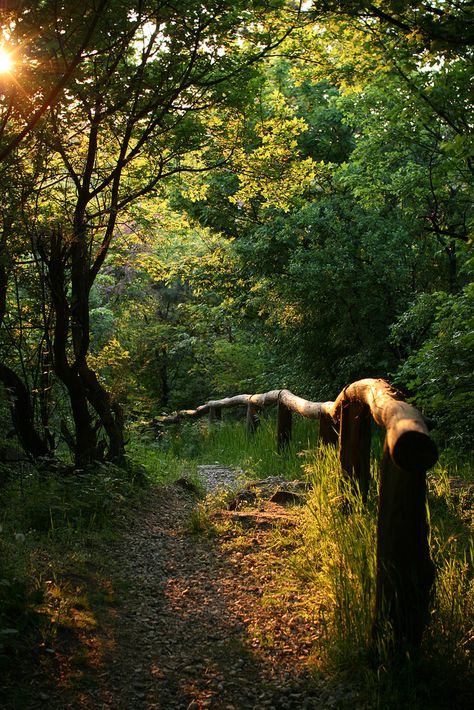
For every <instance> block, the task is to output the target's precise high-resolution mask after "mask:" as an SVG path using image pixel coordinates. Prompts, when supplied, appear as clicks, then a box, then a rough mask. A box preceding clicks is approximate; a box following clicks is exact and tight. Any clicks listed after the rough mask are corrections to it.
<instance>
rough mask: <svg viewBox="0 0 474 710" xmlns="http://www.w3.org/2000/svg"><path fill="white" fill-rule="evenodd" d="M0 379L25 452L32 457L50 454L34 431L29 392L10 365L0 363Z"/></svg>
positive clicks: (36, 457) (42, 440) (44, 443)
mask: <svg viewBox="0 0 474 710" xmlns="http://www.w3.org/2000/svg"><path fill="white" fill-rule="evenodd" d="M0 380H1V382H2V383H3V386H4V387H5V390H6V392H7V395H8V398H9V400H10V410H11V415H12V421H13V426H14V428H15V431H16V434H17V436H18V439H19V441H20V443H21V445H22V447H23V449H24V450H25V452H26V453H27V454H28V456H30V457H31V458H33V459H38V458H41V457H43V456H49V455H50V454H51V452H50V450H49V448H48V445H47V444H46V442H45V441H44V439H42V437H41V436H40V435H39V434H38V432H37V431H36V428H35V425H34V415H33V407H32V406H31V399H30V393H29V392H28V389H27V388H26V386H25V384H24V383H23V381H22V380H21V379H20V378H19V377H18V375H17V374H16V372H14V371H13V370H12V369H11V368H10V367H8V366H7V365H4V364H3V363H0Z"/></svg>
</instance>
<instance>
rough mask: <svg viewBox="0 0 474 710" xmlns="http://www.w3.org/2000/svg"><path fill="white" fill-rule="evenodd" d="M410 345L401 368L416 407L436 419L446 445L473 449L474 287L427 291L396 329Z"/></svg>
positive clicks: (395, 334)
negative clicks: (457, 290) (449, 291)
mask: <svg viewBox="0 0 474 710" xmlns="http://www.w3.org/2000/svg"><path fill="white" fill-rule="evenodd" d="M392 339H393V342H394V343H395V344H397V345H399V346H400V345H403V346H404V347H405V348H406V349H407V353H408V357H407V358H406V360H405V361H404V363H403V364H402V365H401V366H400V368H399V369H398V371H397V375H396V379H397V382H398V383H399V384H401V385H403V386H404V387H406V388H407V389H408V390H409V391H410V392H411V393H412V396H413V401H414V403H415V405H416V406H418V407H421V408H422V409H423V410H424V411H426V413H428V414H429V415H430V416H432V417H434V419H435V420H436V434H437V436H438V437H439V439H440V440H441V441H442V442H443V444H444V445H448V446H450V447H452V448H453V449H458V450H459V449H466V450H468V449H469V448H470V447H472V445H473V444H474V414H473V410H472V397H473V373H474V356H473V353H474V288H473V284H469V285H468V286H466V287H465V288H464V289H463V290H462V291H461V292H460V293H459V294H447V293H445V292H438V293H435V294H433V295H431V296H430V297H427V296H426V295H422V296H421V297H420V298H419V299H418V300H417V301H415V303H414V304H413V306H412V307H411V308H410V309H409V310H408V311H407V312H406V313H405V314H404V315H403V316H402V317H401V318H400V319H399V320H398V322H397V323H396V324H395V325H394V327H393V328H392Z"/></svg>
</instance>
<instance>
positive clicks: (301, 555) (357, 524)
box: [156, 419, 474, 710]
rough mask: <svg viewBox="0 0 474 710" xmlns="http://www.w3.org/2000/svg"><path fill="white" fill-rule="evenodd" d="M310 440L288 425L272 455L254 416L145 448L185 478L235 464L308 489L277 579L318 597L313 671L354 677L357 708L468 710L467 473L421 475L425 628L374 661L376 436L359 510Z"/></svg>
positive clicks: (304, 424)
mask: <svg viewBox="0 0 474 710" xmlns="http://www.w3.org/2000/svg"><path fill="white" fill-rule="evenodd" d="M315 441H316V425H315V424H314V423H312V422H308V421H302V420H298V419H297V420H296V422H295V431H294V437H293V440H292V443H291V446H290V447H289V449H288V450H287V451H285V452H284V453H283V454H278V453H277V452H276V446H275V423H274V422H273V421H271V420H268V421H264V422H263V423H262V426H261V428H260V429H259V431H258V432H257V434H256V435H255V436H254V437H251V438H249V437H248V436H247V434H246V432H245V427H244V424H243V423H218V424H217V425H216V424H214V425H213V426H212V427H210V426H209V425H208V424H207V422H204V421H202V422H197V423H195V424H193V425H186V426H184V427H182V428H181V430H178V431H177V432H176V431H175V432H173V433H172V432H169V433H167V434H166V435H165V437H163V439H162V442H161V444H160V443H157V444H156V448H157V450H159V451H160V456H161V457H162V460H165V461H168V463H167V466H168V467H169V468H170V467H172V464H171V463H169V462H172V461H176V460H179V461H180V466H182V470H183V471H184V472H185V471H193V470H195V468H196V466H197V465H198V464H200V463H213V462H218V463H220V464H222V465H229V466H236V467H239V468H243V469H244V471H245V472H246V473H247V474H248V475H249V476H250V477H258V478H262V477H266V476H270V475H275V474H277V475H284V476H286V477H287V478H290V479H293V478H302V477H303V478H305V479H307V480H308V481H309V482H310V483H311V493H310V496H309V499H308V503H307V506H306V507H305V508H304V509H303V511H302V514H301V524H300V526H299V528H298V533H297V535H296V537H295V539H294V540H293V541H292V542H291V546H292V547H293V548H294V552H293V553H292V555H291V558H290V559H289V563H288V575H290V576H293V577H294V578H298V580H299V581H301V580H304V582H305V583H306V585H307V587H308V589H312V590H317V595H316V596H315V597H314V599H313V601H312V602H311V603H313V604H314V605H315V612H314V613H315V619H316V622H317V623H318V624H321V627H322V628H323V630H324V633H323V634H322V636H321V640H320V644H319V647H318V649H317V654H316V656H317V658H318V661H317V662H316V663H315V668H314V670H315V673H322V674H323V675H326V676H331V677H333V678H334V679H346V680H347V679H351V682H354V679H355V678H357V684H358V685H359V686H361V688H362V692H363V695H364V696H365V697H366V698H367V704H366V705H364V707H367V708H394V709H395V708H401V707H403V708H412V709H413V710H415V709H418V708H419V709H420V710H421V709H422V708H423V710H425V709H426V708H434V709H435V708H453V707H459V708H464V707H465V708H468V707H470V706H471V704H472V702H473V699H474V698H473V686H472V671H473V666H472V661H473V651H474V648H473V641H474V631H473V625H472V623H473V622H472V620H473V618H474V578H473V569H474V566H473V562H474V549H473V539H472V530H473V489H472V488H470V487H469V485H470V484H472V483H473V473H472V467H471V466H470V465H469V463H468V462H466V461H465V460H464V461H461V460H459V459H457V458H456V457H453V455H452V453H451V454H449V455H447V456H445V457H443V455H442V456H441V460H440V462H439V463H438V464H437V465H436V467H435V468H434V469H433V470H432V471H431V472H429V474H428V483H429V495H428V507H429V518H430V526H431V539H430V546H431V555H432V558H433V560H434V561H435V564H436V569H437V574H436V581H435V586H434V590H433V598H432V602H431V607H430V621H429V624H428V626H427V629H426V632H425V636H424V641H423V646H422V650H421V654H419V655H418V656H416V657H413V656H412V657H411V658H409V659H407V658H401V659H396V660H394V659H393V658H391V657H390V656H389V654H388V653H387V649H384V648H379V649H377V654H375V656H374V653H373V648H370V635H371V625H372V610H373V606H374V596H375V550H376V546H375V545H376V521H377V504H378V491H377V484H376V481H377V477H378V473H377V472H378V464H377V462H378V458H379V456H380V451H381V444H382V438H381V435H380V433H378V434H376V436H375V440H374V446H373V462H372V473H373V484H372V486H371V490H370V494H369V499H368V502H367V505H365V506H364V505H362V503H361V501H360V499H359V498H357V497H356V496H354V494H353V492H352V491H351V490H347V489H346V488H344V486H343V484H342V482H341V481H342V479H341V476H340V466H339V461H338V458H337V452H336V451H335V450H334V449H327V450H325V451H324V452H320V453H318V454H317V453H316V452H315ZM348 499H349V509H350V510H351V514H350V515H348V514H347V509H348V505H347V501H348ZM276 544H277V543H276ZM282 583H284V582H282ZM290 584H291V582H290ZM309 594H311V592H309ZM369 649H370V650H369ZM374 658H376V659H377V660H375V661H374Z"/></svg>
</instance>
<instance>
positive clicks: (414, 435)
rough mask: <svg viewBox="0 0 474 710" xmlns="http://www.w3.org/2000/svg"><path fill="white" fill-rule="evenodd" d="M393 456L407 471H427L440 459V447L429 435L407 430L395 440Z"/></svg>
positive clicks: (398, 464)
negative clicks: (438, 447)
mask: <svg viewBox="0 0 474 710" xmlns="http://www.w3.org/2000/svg"><path fill="white" fill-rule="evenodd" d="M391 454H392V458H393V460H394V462H395V463H396V465H397V466H398V467H399V468H403V469H404V470H405V471H413V472H417V471H423V472H424V471H427V470H428V469H429V468H431V466H434V464H435V463H436V461H437V460H438V449H437V447H436V444H435V443H434V441H433V440H432V439H430V437H429V436H427V435H426V434H423V433H422V432H419V431H406V432H404V433H403V434H401V435H400V436H399V437H398V439H397V441H396V442H395V444H394V446H393V449H392V451H391Z"/></svg>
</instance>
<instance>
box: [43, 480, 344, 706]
mask: <svg viewBox="0 0 474 710" xmlns="http://www.w3.org/2000/svg"><path fill="white" fill-rule="evenodd" d="M201 473H202V472H201ZM197 506H199V502H198V501H197V500H196V497H195V496H193V494H192V493H191V492H189V491H188V490H186V486H182V485H181V486H180V485H176V484H175V485H172V486H166V487H152V488H150V489H149V490H148V491H147V494H146V496H145V498H144V500H143V502H142V503H141V504H140V506H139V507H138V508H137V509H136V510H135V512H134V515H133V518H132V521H131V524H130V527H129V528H128V530H127V533H126V535H125V537H124V538H123V539H121V540H120V541H119V542H118V543H114V544H113V545H112V547H111V548H110V549H108V550H107V553H106V559H104V565H103V567H101V568H100V575H98V577H97V578H98V582H97V587H98V588H100V589H96V590H95V591H96V592H97V593H96V594H95V599H96V600H99V602H101V603H96V602H95V601H94V589H93V588H92V587H93V585H91V581H90V580H89V581H88V582H86V583H85V587H86V590H85V593H86V596H87V598H88V601H87V603H86V604H85V606H87V607H89V605H90V613H92V615H93V616H94V619H93V623H89V624H88V623H87V620H86V622H84V620H82V628H81V618H82V617H81V608H80V604H77V605H76V606H77V607H79V608H78V609H77V625H76V629H75V630H74V634H71V637H70V638H68V637H67V636H66V637H65V638H61V635H60V636H59V637H58V639H57V643H56V649H55V664H56V673H55V675H56V677H58V676H59V678H60V685H59V687H56V688H54V690H53V689H51V687H49V688H46V687H43V688H41V687H39V688H38V689H37V692H36V698H37V704H35V708H36V707H37V708H44V707H47V708H48V710H49V709H50V708H51V709H54V710H69V709H71V710H75V709H76V708H77V709H79V708H81V710H85V709H87V710H89V709H90V710H98V709H99V708H100V709H104V710H105V709H110V710H155V709H156V710H157V709H160V710H175V709H176V710H178V709H179V710H186V709H187V710H198V709H199V708H214V709H215V710H232V709H234V710H249V709H255V710H260V709H262V710H263V709H265V708H274V709H280V710H292V709H293V710H304V709H305V708H306V709H310V708H330V707H343V706H344V707H346V706H347V705H346V702H348V703H349V704H350V700H351V698H350V697H348V695H347V689H342V688H341V689H339V691H338V690H337V689H335V688H334V687H332V688H331V690H329V688H326V687H325V684H324V683H322V682H320V683H319V684H318V683H316V682H314V681H312V680H311V677H310V659H311V654H312V653H314V650H313V649H314V641H315V640H316V638H317V636H318V634H319V633H320V629H318V625H317V623H316V621H315V620H314V619H313V618H312V617H311V615H312V614H314V604H312V603H311V600H309V601H308V599H307V598H306V597H307V595H306V597H305V596H304V594H305V590H304V588H303V586H302V588H301V589H300V590H298V589H295V585H294V580H293V581H291V583H289V584H285V583H284V581H283V580H284V579H285V574H286V569H287V564H288V556H289V555H290V554H291V551H292V549H293V548H294V539H293V538H292V537H291V536H290V535H288V531H289V530H291V529H292V528H294V525H295V521H296V516H297V512H296V510H294V511H293V512H292V511H291V509H289V510H286V509H284V508H281V506H277V505H275V504H271V503H268V504H267V505H266V509H265V510H263V511H262V510H261V509H260V510H256V511H255V516H256V519H255V524H252V523H251V524H250V525H248V520H246V521H244V522H243V521H242V519H241V518H239V517H238V516H237V515H236V516H233V515H232V514H229V513H224V512H223V513H222V515H221V519H220V522H219V523H218V530H217V531H216V530H215V528H213V526H212V525H210V527H209V531H208V532H209V534H207V535H206V534H203V533H201V534H193V533H192V532H191V531H190V521H191V520H192V519H193V516H195V515H196V510H197ZM275 528H277V529H278V533H277V536H276V537H275ZM211 533H214V534H211ZM275 540H278V541H279V542H278V543H277V544H276V542H275ZM104 557H105V556H104ZM110 560H112V563H111V562H110ZM107 580H109V581H107ZM78 584H79V586H80V587H81V585H82V587H81V588H83V587H84V580H78ZM117 590H118V591H117ZM104 595H105V596H107V595H108V603H106V604H104V603H103V602H104ZM82 598H83V599H84V594H83V595H82ZM91 600H92V601H91ZM71 613H72V617H73V618H74V609H72V610H71ZM349 695H350V693H349Z"/></svg>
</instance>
